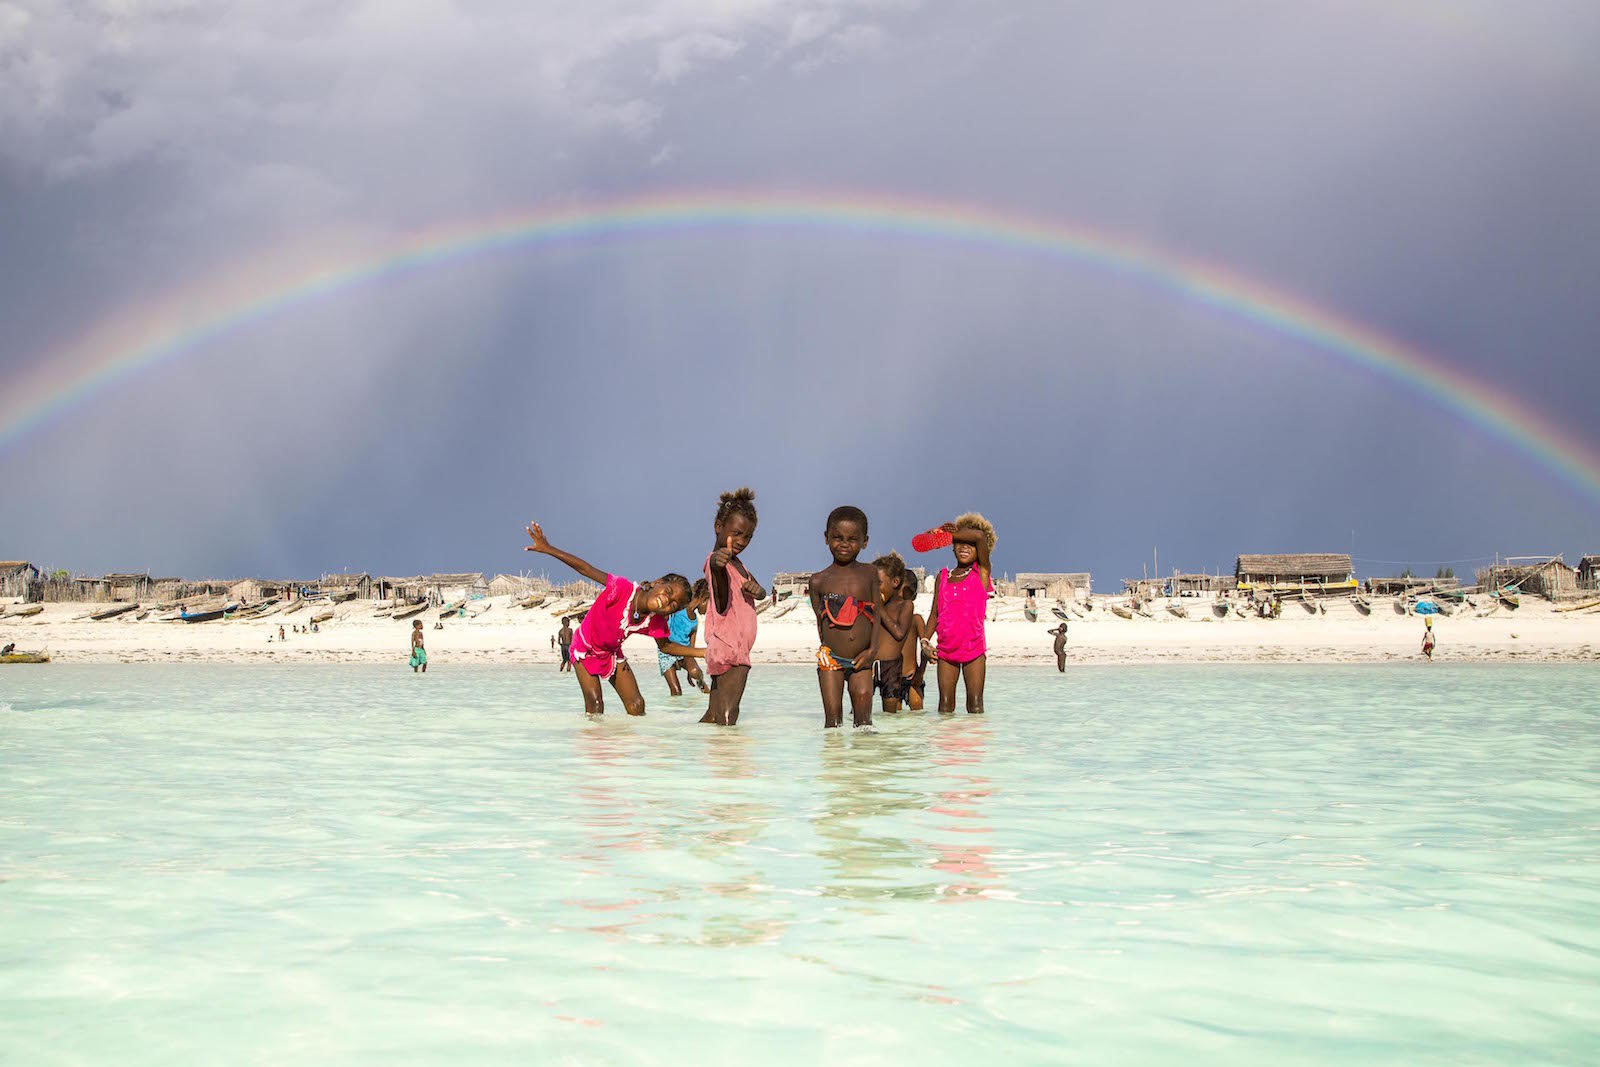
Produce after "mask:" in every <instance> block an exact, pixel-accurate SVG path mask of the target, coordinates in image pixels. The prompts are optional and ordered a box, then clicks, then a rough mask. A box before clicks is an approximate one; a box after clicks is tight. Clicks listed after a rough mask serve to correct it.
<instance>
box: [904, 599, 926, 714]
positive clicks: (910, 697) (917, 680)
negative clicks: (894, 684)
mask: <svg viewBox="0 0 1600 1067" xmlns="http://www.w3.org/2000/svg"><path fill="white" fill-rule="evenodd" d="M900 595H901V596H903V597H905V598H906V603H908V604H910V605H911V623H910V625H908V626H907V627H906V640H905V645H904V653H905V658H904V659H903V660H902V661H901V663H900V670H901V673H902V674H904V676H905V679H906V707H908V708H910V709H911V710H912V711H921V710H922V692H923V689H924V688H925V687H926V684H927V683H926V681H925V680H924V679H925V678H926V676H927V670H928V660H927V658H926V657H925V656H923V654H922V635H923V633H924V630H923V625H924V623H923V618H922V616H921V615H918V614H917V576H916V575H915V574H913V573H911V572H910V571H906V576H905V578H904V579H902V580H901V583H900Z"/></svg>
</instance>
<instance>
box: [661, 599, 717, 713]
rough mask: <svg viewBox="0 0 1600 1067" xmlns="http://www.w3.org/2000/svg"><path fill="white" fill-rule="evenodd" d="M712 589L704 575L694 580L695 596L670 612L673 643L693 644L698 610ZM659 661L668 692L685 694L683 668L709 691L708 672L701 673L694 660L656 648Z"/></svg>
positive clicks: (693, 681)
mask: <svg viewBox="0 0 1600 1067" xmlns="http://www.w3.org/2000/svg"><path fill="white" fill-rule="evenodd" d="M710 590H711V587H710V586H709V585H707V584H706V580H705V579H704V578H701V579H700V580H699V581H697V582H695V583H694V594H693V595H694V599H693V600H691V601H689V604H688V606H687V607H682V608H679V609H678V610H677V611H675V612H673V613H672V614H671V615H668V616H667V636H668V637H670V638H672V640H673V643H674V644H679V645H692V644H694V635H695V631H696V630H698V629H699V628H700V619H699V614H700V613H701V612H703V611H705V609H706V601H707V600H708V599H709V598H710V596H711V591H710ZM656 665H657V666H658V667H660V668H661V677H662V678H664V679H665V680H666V683H667V692H669V693H671V694H672V695H673V696H675V697H681V696H683V685H682V684H681V683H680V682H679V681H678V670H679V669H680V668H681V669H682V670H683V673H684V674H685V675H686V676H687V677H688V679H689V684H690V685H693V686H697V687H698V688H699V690H700V692H702V693H705V692H709V689H708V688H707V686H706V680H705V675H703V674H702V673H700V668H699V667H698V666H696V665H695V662H694V660H692V659H685V658H684V657H682V656H669V655H667V653H665V652H657V653H656Z"/></svg>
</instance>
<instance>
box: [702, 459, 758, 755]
mask: <svg viewBox="0 0 1600 1067" xmlns="http://www.w3.org/2000/svg"><path fill="white" fill-rule="evenodd" d="M711 530H712V534H713V536H714V537H715V538H716V541H715V545H714V547H713V548H712V550H711V554H710V555H708V556H706V562H705V572H706V582H707V584H708V585H709V586H710V589H711V598H710V602H709V603H708V604H707V605H706V673H707V674H709V675H711V702H710V704H709V705H708V706H707V708H706V713H705V716H704V717H702V718H701V720H700V721H701V722H706V723H713V724H715V725H717V726H734V725H736V724H737V723H738V722H739V702H740V701H741V700H742V699H743V698H744V687H745V683H746V682H748V681H749V680H750V649H751V648H752V647H753V646H754V645H755V643H756V603H757V602H758V601H762V600H765V599H766V598H767V591H766V590H765V589H763V588H761V583H760V582H758V581H756V580H755V579H754V578H752V577H751V576H750V572H749V571H748V570H746V569H745V566H744V564H743V563H741V562H740V561H739V554H740V553H742V552H743V551H744V550H745V549H747V548H749V547H750V541H751V540H752V539H753V538H754V537H755V535H756V495H755V493H753V492H751V491H750V490H749V489H748V488H741V489H735V490H734V491H733V492H731V493H723V494H722V497H721V499H720V500H719V501H718V503H717V514H716V516H715V517H714V518H713V519H712V522H711Z"/></svg>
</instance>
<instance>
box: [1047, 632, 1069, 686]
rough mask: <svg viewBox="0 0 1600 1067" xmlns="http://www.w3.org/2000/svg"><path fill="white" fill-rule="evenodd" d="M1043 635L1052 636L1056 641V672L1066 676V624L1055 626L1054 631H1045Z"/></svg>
mask: <svg viewBox="0 0 1600 1067" xmlns="http://www.w3.org/2000/svg"><path fill="white" fill-rule="evenodd" d="M1045 633H1047V634H1051V635H1053V636H1054V637H1055V639H1056V670H1058V671H1060V672H1061V673H1062V674H1066V673H1067V624H1066V623H1065V622H1063V623H1062V624H1061V625H1060V626H1057V627H1056V628H1055V629H1054V630H1046V631H1045Z"/></svg>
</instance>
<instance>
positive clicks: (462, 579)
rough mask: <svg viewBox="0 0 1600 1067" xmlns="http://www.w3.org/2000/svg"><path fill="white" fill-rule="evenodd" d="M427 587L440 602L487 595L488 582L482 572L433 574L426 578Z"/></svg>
mask: <svg viewBox="0 0 1600 1067" xmlns="http://www.w3.org/2000/svg"><path fill="white" fill-rule="evenodd" d="M428 588H429V590H431V591H432V593H433V595H434V596H435V597H437V598H438V599H439V601H440V602H441V603H450V602H452V601H456V600H465V599H467V598H468V597H471V596H487V595H488V593H489V583H488V582H487V581H485V580H484V577H483V575H482V574H473V573H463V574H435V575H431V576H430V577H429V578H428Z"/></svg>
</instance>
